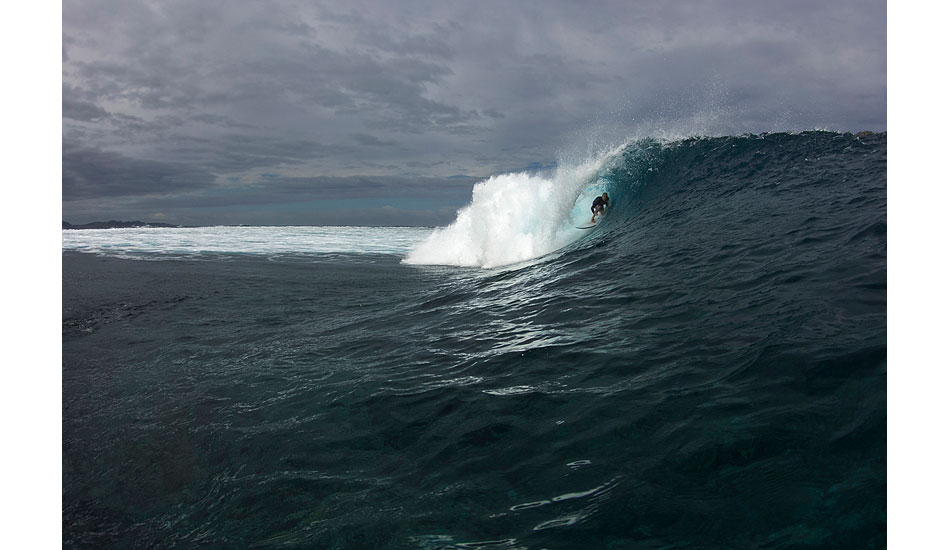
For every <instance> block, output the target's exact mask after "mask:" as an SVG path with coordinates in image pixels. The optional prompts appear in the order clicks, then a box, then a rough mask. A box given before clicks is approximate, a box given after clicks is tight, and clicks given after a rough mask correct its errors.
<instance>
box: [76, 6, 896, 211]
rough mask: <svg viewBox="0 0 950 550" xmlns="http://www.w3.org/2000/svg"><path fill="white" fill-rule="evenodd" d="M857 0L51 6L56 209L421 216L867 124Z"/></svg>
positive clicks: (882, 11) (881, 113)
mask: <svg viewBox="0 0 950 550" xmlns="http://www.w3.org/2000/svg"><path fill="white" fill-rule="evenodd" d="M886 23H887V21H886V5H885V2H884V1H879V0H857V1H850V0H836V1H834V2H828V1H827V0H820V1H809V0H797V1H795V2H787V1H774V2H770V1H762V0H752V1H743V0H722V1H694V2H685V1H684V2H670V1H665V0H660V1H655V2H654V1H643V0H637V1H621V2H566V1H565V2H556V1H544V2H540V1H539V2H529V1H524V2H511V1H505V2H491V1H479V2H419V1H411V0H406V1H399V2H383V1H376V2H363V1H354V0H348V1H346V2H341V1H334V2H321V1H299V2H292V1H287V2H284V1H245V0H241V1H238V0H222V1H217V0H202V1H194V0H185V1H175V0H162V1H143V0H80V1H75V2H64V3H63V4H62V178H63V179H62V200H63V203H62V204H63V212H62V218H63V219H64V220H66V221H69V222H71V223H86V222H91V221H97V220H107V219H120V220H132V219H136V220H143V221H165V222H168V223H176V224H196V225H197V224H239V223H245V224H373V225H390V224H396V225H398V224H419V225H433V224H445V223H448V222H449V221H451V220H452V219H453V218H454V212H455V211H456V209H457V208H458V207H459V206H461V205H464V204H465V203H466V202H467V201H468V200H469V198H470V197H471V187H472V184H473V183H474V182H475V181H477V179H478V178H483V177H486V176H490V175H492V174H496V173H501V172H509V171H517V170H524V169H535V168H538V167H542V166H550V165H552V164H553V163H557V162H559V161H563V160H565V157H569V156H570V155H571V154H572V152H574V151H579V150H586V149H588V148H590V147H591V146H592V144H593V143H600V142H610V141H616V140H618V139H623V138H627V137H641V136H646V135H654V136H658V137H676V136H684V135H696V134H705V135H724V134H735V133H742V132H763V131H783V130H789V131H797V130H807V129H814V128H823V129H830V130H840V131H859V130H875V131H882V130H886V129H887V120H886V102H887V87H886V68H887V67H886V59H887V56H886V48H887V43H886Z"/></svg>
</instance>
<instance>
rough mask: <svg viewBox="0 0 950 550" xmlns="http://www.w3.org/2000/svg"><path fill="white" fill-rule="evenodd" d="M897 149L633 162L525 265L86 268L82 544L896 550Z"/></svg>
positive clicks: (67, 472)
mask: <svg viewBox="0 0 950 550" xmlns="http://www.w3.org/2000/svg"><path fill="white" fill-rule="evenodd" d="M886 154H887V143H886V135H883V134H875V135H869V136H861V137H858V136H855V135H851V134H837V133H831V132H810V133H804V134H768V135H762V136H742V137H723V138H703V139H692V140H684V141H677V142H672V143H660V142H653V141H649V140H647V141H640V142H637V143H633V144H630V145H629V146H628V147H627V149H626V150H625V151H624V152H623V153H622V158H621V161H620V162H617V163H614V164H613V165H612V167H611V168H610V170H609V171H608V172H607V173H605V174H602V176H603V177H604V178H606V181H607V182H608V188H609V191H610V194H611V198H612V202H613V203H614V206H613V208H612V209H611V212H610V215H609V216H607V217H606V218H605V219H604V223H603V224H602V225H601V226H599V227H598V228H597V229H595V230H593V231H591V232H590V234H589V236H587V237H585V238H584V239H582V240H580V241H577V242H575V243H574V244H572V245H570V246H568V247H567V248H565V249H562V250H560V251H558V252H556V253H554V254H552V255H549V256H547V257H544V258H541V259H538V260H536V261H534V262H532V263H529V264H525V265H520V266H514V267H509V268H504V269H492V270H483V269H463V268H454V267H434V266H430V267H425V266H410V265H405V264H403V263H401V261H400V260H401V258H400V257H397V256H393V255H334V256H326V255H323V256H321V255H286V256H282V257H278V258H274V257H270V258H267V257H263V256H257V255H253V254H247V255H216V256H208V257H197V258H193V259H162V260H158V261H142V260H128V259H119V258H111V257H104V256H94V255H91V254H79V253H73V252H64V254H63V540H64V547H67V548H171V547H179V548H195V547H201V548H204V547H206V548H272V547H281V548H340V549H343V548H346V549H349V548H396V549H410V548H419V549H437V548H483V549H484V548H499V549H500V548H505V549H515V548H530V549H541V548H804V547H809V548H879V547H884V546H885V545H886V543H885V535H886V488H887V480H886V420H887V415H886V352H887V348H886V289H887V279H886V231H887V224H886Z"/></svg>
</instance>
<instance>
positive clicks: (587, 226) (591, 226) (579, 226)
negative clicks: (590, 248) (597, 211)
mask: <svg viewBox="0 0 950 550" xmlns="http://www.w3.org/2000/svg"><path fill="white" fill-rule="evenodd" d="M576 227H577V228H578V229H593V228H594V227H597V224H596V223H589V224H587V225H578V226H576Z"/></svg>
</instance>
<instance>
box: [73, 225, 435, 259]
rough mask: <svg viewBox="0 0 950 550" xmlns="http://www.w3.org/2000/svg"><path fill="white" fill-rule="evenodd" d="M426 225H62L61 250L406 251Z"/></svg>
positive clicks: (196, 252) (139, 252) (109, 252)
mask: <svg viewBox="0 0 950 550" xmlns="http://www.w3.org/2000/svg"><path fill="white" fill-rule="evenodd" d="M430 231H431V229H429V228H424V227H303V226H296V227H259V226H258V227H225V226H216V227H182V228H168V229H166V228H139V229H82V230H73V229H64V230H63V250H75V251H80V252H92V253H95V254H104V255H110V256H126V257H141V256H142V255H171V256H192V255H200V254H207V253H218V254H261V255H275V254H334V253H344V254H393V255H399V256H401V255H404V254H406V253H407V252H408V251H409V250H410V249H411V248H412V247H413V246H414V245H415V244H417V243H419V242H420V241H422V240H423V239H424V238H425V237H426V235H427V234H428V233H429V232H430Z"/></svg>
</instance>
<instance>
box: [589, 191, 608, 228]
mask: <svg viewBox="0 0 950 550" xmlns="http://www.w3.org/2000/svg"><path fill="white" fill-rule="evenodd" d="M608 206H610V197H608V196H607V193H604V194H603V195H601V196H599V197H597V198H596V199H594V204H592V205H590V211H591V214H593V216H591V217H590V223H594V218H596V217H597V214H601V215H603V213H604V209H606V208H607V207H608Z"/></svg>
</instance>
